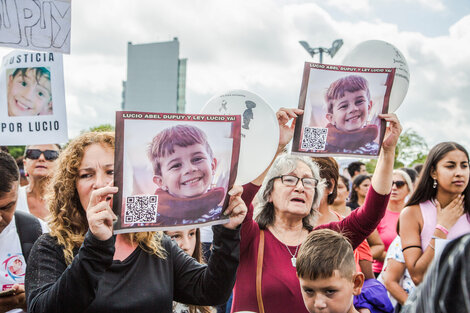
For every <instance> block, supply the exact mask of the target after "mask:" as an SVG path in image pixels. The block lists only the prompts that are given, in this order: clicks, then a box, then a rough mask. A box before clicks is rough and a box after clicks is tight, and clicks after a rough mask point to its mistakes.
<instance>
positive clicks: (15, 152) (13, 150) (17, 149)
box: [8, 146, 26, 159]
mask: <svg viewBox="0 0 470 313" xmlns="http://www.w3.org/2000/svg"><path fill="white" fill-rule="evenodd" d="M25 148H26V146H9V147H8V152H9V153H10V154H11V155H12V156H13V157H14V158H15V159H16V158H19V157H20V156H22V155H24V149H25Z"/></svg>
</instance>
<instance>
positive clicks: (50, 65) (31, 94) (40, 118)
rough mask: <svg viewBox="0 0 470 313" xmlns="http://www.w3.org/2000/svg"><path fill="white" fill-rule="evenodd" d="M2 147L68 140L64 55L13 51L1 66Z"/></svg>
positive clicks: (0, 114)
mask: <svg viewBox="0 0 470 313" xmlns="http://www.w3.org/2000/svg"><path fill="white" fill-rule="evenodd" d="M0 134H1V136H0V145H29V144H48V143H63V142H66V141H67V140H68V138H67V116H66V110H65V92H64V71H63V64H62V54H59V53H53V52H27V51H13V52H11V53H10V54H8V55H7V56H5V57H4V58H3V60H2V63H1V65H0Z"/></svg>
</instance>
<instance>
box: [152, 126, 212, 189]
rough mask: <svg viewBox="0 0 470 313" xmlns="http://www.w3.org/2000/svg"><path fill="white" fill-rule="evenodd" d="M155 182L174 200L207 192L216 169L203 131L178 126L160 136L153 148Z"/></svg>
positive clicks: (154, 140)
mask: <svg viewBox="0 0 470 313" xmlns="http://www.w3.org/2000/svg"><path fill="white" fill-rule="evenodd" d="M149 152H150V153H149V154H150V158H151V161H152V163H153V167H154V173H155V175H154V178H153V180H154V182H155V183H156V184H157V185H158V186H159V187H160V188H162V189H163V190H165V191H167V192H168V193H169V194H171V195H172V196H174V197H178V198H191V197H197V196H200V195H202V194H204V193H205V192H207V191H208V190H209V188H210V186H211V184H212V178H213V176H214V174H215V170H216V167H217V160H216V159H215V158H214V157H213V153H212V149H211V147H210V146H209V143H208V142H207V138H206V135H205V134H204V132H203V131H202V130H200V129H198V128H197V127H194V126H190V125H177V126H174V127H171V128H168V129H165V130H163V131H162V132H160V133H159V134H157V135H156V136H155V137H154V139H153V141H152V144H151V147H150V151H149Z"/></svg>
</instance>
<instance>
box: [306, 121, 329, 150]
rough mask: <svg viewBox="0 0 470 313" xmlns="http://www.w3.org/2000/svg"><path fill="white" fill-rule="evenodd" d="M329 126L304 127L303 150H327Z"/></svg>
mask: <svg viewBox="0 0 470 313" xmlns="http://www.w3.org/2000/svg"><path fill="white" fill-rule="evenodd" d="M327 135H328V128H323V127H304V134H303V136H302V145H301V149H302V150H325V145H326V137H327Z"/></svg>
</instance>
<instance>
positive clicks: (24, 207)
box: [16, 186, 31, 213]
mask: <svg viewBox="0 0 470 313" xmlns="http://www.w3.org/2000/svg"><path fill="white" fill-rule="evenodd" d="M16 209H17V210H20V211H23V212H28V213H31V212H29V207H28V197H27V195H26V186H21V187H20V188H18V200H16Z"/></svg>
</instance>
